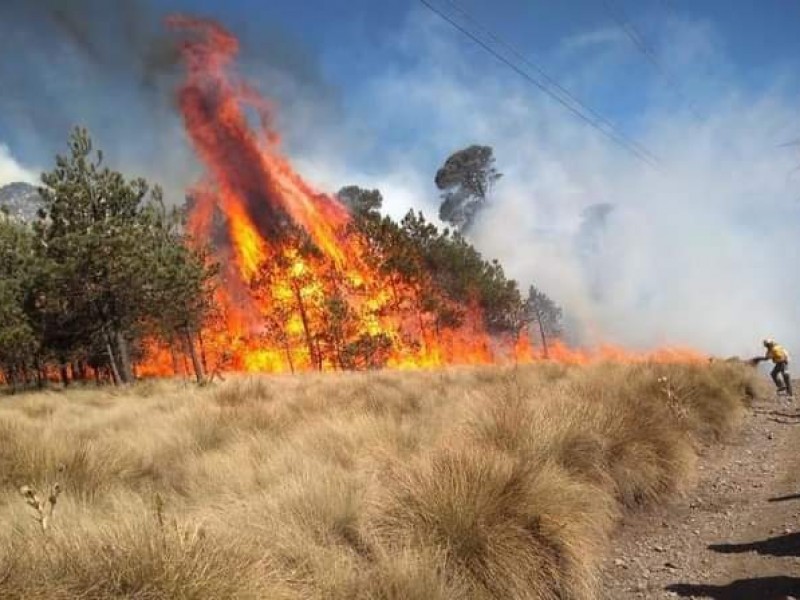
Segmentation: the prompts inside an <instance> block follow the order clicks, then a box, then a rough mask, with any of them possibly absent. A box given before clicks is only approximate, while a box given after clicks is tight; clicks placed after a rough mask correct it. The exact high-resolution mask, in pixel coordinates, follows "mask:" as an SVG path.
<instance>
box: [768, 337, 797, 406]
mask: <svg viewBox="0 0 800 600" xmlns="http://www.w3.org/2000/svg"><path fill="white" fill-rule="evenodd" d="M764 348H766V350H767V351H766V354H765V355H764V357H763V358H761V359H760V360H771V361H772V362H773V363H774V364H775V366H774V367H773V369H772V372H770V376H771V377H772V381H774V382H775V387H777V388H778V393H781V392H786V395H787V396H789V397H790V398H791V397H792V378H791V376H790V375H789V353H788V352H787V351H786V349H785V348H784V347H783V346H781V345H780V344H776V343H775V340H771V339H766V340H764ZM781 378H783V381H781Z"/></svg>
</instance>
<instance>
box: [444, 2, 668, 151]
mask: <svg viewBox="0 0 800 600" xmlns="http://www.w3.org/2000/svg"><path fill="white" fill-rule="evenodd" d="M447 2H448V4H449V5H450V6H452V7H453V9H454V10H456V11H458V13H460V14H461V15H462V16H463V17H464V18H465V19H466V20H467V21H469V22H470V23H472V24H473V25H474V26H475V27H477V28H478V29H479V30H481V31H482V33H484V34H485V35H486V36H487V37H489V39H490V40H492V41H493V42H494V43H496V44H497V45H498V46H500V47H501V48H503V49H505V50H507V51H508V52H509V53H511V55H512V56H514V57H515V58H516V59H518V60H519V61H520V62H521V63H522V64H524V65H525V66H527V67H530V68H531V69H533V70H534V71H536V72H537V73H538V74H539V75H540V76H541V78H542V79H543V80H544V81H545V82H546V83H547V85H549V86H552V88H554V89H555V90H557V91H558V93H559V94H560V95H561V96H562V98H566V99H567V100H569V101H570V102H571V103H573V104H574V105H576V106H577V107H578V108H579V109H580V110H583V111H584V112H585V113H588V114H589V115H590V116H591V117H592V118H593V119H594V120H595V125H599V124H602V125H603V126H604V127H605V128H606V129H608V130H609V131H610V132H611V133H612V134H613V135H615V136H617V137H618V138H620V139H621V140H623V141H624V142H625V143H626V144H630V145H631V146H633V147H634V148H635V149H636V150H638V151H639V152H641V153H642V154H644V155H646V156H647V157H648V158H650V159H652V160H654V161H655V162H658V159H657V158H656V157H655V156H653V155H652V154H651V153H650V151H649V150H647V148H645V147H644V146H641V145H640V144H639V143H638V142H636V141H635V140H633V139H631V138H629V137H627V136H626V135H625V134H624V133H622V132H621V131H619V130H618V129H617V127H616V125H614V123H612V122H611V121H610V120H608V119H607V118H606V117H604V116H603V115H601V114H600V113H598V112H597V111H596V110H594V109H593V108H591V107H590V106H587V105H586V104H584V103H583V102H582V101H581V100H580V99H579V98H577V97H576V96H575V95H574V94H572V93H571V92H570V91H569V90H568V89H566V88H565V87H564V86H562V85H561V84H560V83H558V81H556V80H555V79H554V78H553V77H551V76H550V75H549V74H548V73H547V71H545V70H544V68H543V67H542V66H540V65H538V64H536V63H534V62H533V61H531V60H529V59H528V58H527V57H526V56H525V55H523V54H522V53H521V52H520V51H519V50H517V49H516V48H514V47H513V46H511V45H510V44H508V43H506V42H505V41H504V40H503V39H502V38H500V37H499V36H498V35H497V34H495V33H493V32H492V31H490V30H488V29H486V28H485V27H483V26H482V25H481V24H480V23H479V22H478V21H477V19H475V18H474V17H473V16H472V15H470V14H469V13H468V12H467V11H466V10H465V9H463V8H461V7H460V6H459V5H458V4H456V3H455V2H454V1H453V0H447Z"/></svg>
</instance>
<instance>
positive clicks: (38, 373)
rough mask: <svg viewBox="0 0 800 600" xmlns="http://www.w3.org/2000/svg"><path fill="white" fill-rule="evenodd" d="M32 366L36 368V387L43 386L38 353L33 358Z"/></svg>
mask: <svg viewBox="0 0 800 600" xmlns="http://www.w3.org/2000/svg"><path fill="white" fill-rule="evenodd" d="M33 368H34V369H36V387H37V388H39V389H42V388H43V387H44V376H43V375H42V363H41V361H40V360H39V356H38V355H37V356H36V357H35V358H34V359H33Z"/></svg>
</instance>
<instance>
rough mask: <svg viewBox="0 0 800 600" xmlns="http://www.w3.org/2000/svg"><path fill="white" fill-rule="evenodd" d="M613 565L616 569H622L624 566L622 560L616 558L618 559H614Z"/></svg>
mask: <svg viewBox="0 0 800 600" xmlns="http://www.w3.org/2000/svg"><path fill="white" fill-rule="evenodd" d="M614 565H615V566H617V567H624V566H625V561H624V560H622V559H621V558H618V559H616V560H615V561H614Z"/></svg>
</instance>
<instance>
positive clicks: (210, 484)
mask: <svg viewBox="0 0 800 600" xmlns="http://www.w3.org/2000/svg"><path fill="white" fill-rule="evenodd" d="M663 376H666V377H668V379H669V382H668V384H667V383H664V381H660V380H659V378H660V377H663ZM755 378H756V375H755V373H754V372H753V371H751V370H750V369H747V368H746V367H739V366H734V365H730V364H716V365H713V366H710V367H709V366H705V365H704V366H686V367H678V366H646V365H640V366H629V367H623V366H613V365H598V366H595V367H590V368H572V369H567V368H563V367H559V366H554V365H540V366H537V367H530V368H527V367H526V368H520V369H506V370H501V369H470V370H449V371H445V372H436V373H413V374H409V373H380V374H349V375H331V376H308V377H299V378H295V379H290V378H273V379H267V378H261V379H239V380H235V381H231V382H229V383H226V384H224V385H222V386H220V387H216V388H214V389H211V390H204V391H197V390H193V389H191V388H189V389H183V388H180V387H178V386H176V385H175V384H171V383H166V382H161V383H153V384H144V385H142V386H140V387H138V388H135V389H133V390H130V391H128V392H126V393H124V394H123V393H119V394H111V395H110V394H109V392H108V390H102V391H90V390H85V391H80V390H76V391H71V392H69V393H66V394H59V393H48V394H38V395H28V396H23V397H17V398H10V399H3V400H2V401H0V484H1V485H0V597H2V598H22V597H24V598H48V599H60V598H65V599H66V598H70V599H72V598H107V597H119V596H125V597H135V598H271V599H281V598H326V599H337V598H341V599H345V598H348V599H349V598H356V599H358V598H364V599H366V598H380V599H387V600H389V599H396V600H401V599H402V600H414V599H419V600H423V599H425V600H435V599H456V598H478V599H482V598H504V599H506V598H520V599H522V598H531V599H534V598H536V599H548V598H553V599H556V598H559V599H570V598H575V599H588V598H591V597H593V590H594V589H595V583H596V580H595V577H596V565H597V563H598V560H599V558H600V557H601V556H602V553H603V552H604V550H605V548H606V544H607V539H608V535H609V533H610V531H611V529H612V528H613V526H614V524H615V522H617V520H618V519H619V518H620V516H621V515H622V514H624V511H626V510H631V509H636V508H638V507H642V506H646V505H648V504H650V503H654V502H659V501H662V500H664V499H665V498H667V497H668V496H669V495H670V494H673V493H676V492H680V491H681V490H682V489H684V488H685V487H686V486H688V485H691V481H692V476H693V465H694V461H695V458H696V455H697V452H698V451H699V450H700V449H701V448H702V447H704V446H705V445H707V444H711V443H715V442H718V441H722V440H724V439H725V438H726V437H728V436H729V435H730V434H731V433H732V432H734V431H735V429H736V427H737V424H738V423H739V421H740V419H741V417H742V415H743V413H744V408H745V402H746V393H745V392H746V391H747V390H752V389H753V386H756V385H758V382H757V381H756V379H755ZM667 385H668V386H669V391H667ZM59 471H60V472H59ZM56 478H58V479H59V481H60V483H61V485H62V487H63V490H64V491H63V493H62V495H61V496H60V498H59V500H58V504H57V507H56V513H55V516H54V521H53V525H52V527H51V528H50V529H49V530H48V531H47V532H46V533H43V532H42V531H41V530H40V529H39V528H38V524H37V523H36V521H35V520H34V519H32V516H33V514H34V512H33V511H32V510H31V508H30V507H28V506H26V504H25V502H24V501H23V499H22V498H21V497H20V495H19V493H18V492H17V489H18V487H19V486H21V485H24V484H29V485H34V486H36V487H37V488H38V489H41V490H46V489H47V486H48V485H50V484H52V482H53V481H54V480H55V479H56Z"/></svg>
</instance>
